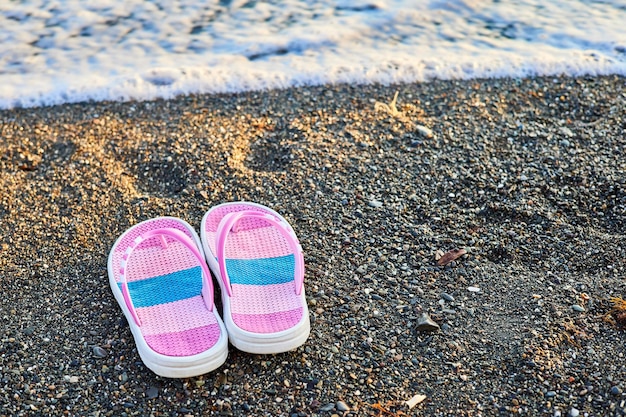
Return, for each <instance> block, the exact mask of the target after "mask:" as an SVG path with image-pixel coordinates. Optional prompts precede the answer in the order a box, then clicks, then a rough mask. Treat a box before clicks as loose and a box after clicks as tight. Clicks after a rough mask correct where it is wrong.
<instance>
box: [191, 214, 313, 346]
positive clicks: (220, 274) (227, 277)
mask: <svg viewBox="0 0 626 417" xmlns="http://www.w3.org/2000/svg"><path fill="white" fill-rule="evenodd" d="M200 235H201V237H202V246H203V248H204V252H205V254H206V256H207V259H208V263H209V267H210V268H211V271H212V272H213V274H214V275H215V276H216V278H217V281H218V282H219V284H220V288H221V290H222V302H223V305H224V312H223V314H224V323H225V325H226V329H227V330H228V337H229V339H230V342H231V343H232V344H233V346H235V347H236V348H238V349H240V350H242V351H244V352H250V353H259V354H265V353H280V352H286V351H289V350H293V349H295V348H297V347H298V346H300V345H302V344H303V343H304V342H305V341H306V339H307V338H308V336H309V332H310V322H309V311H308V308H307V303H306V297H305V294H304V259H303V256H302V247H301V246H300V243H299V242H298V238H297V237H296V235H295V233H294V231H293V229H292V228H291V226H290V225H289V223H287V220H285V219H284V218H283V217H282V216H281V215H280V214H278V213H276V212H275V211H274V210H272V209H270V208H267V207H265V206H262V205H260V204H255V203H248V202H236V203H225V204H220V205H218V206H215V207H213V208H211V209H210V210H209V211H208V212H207V213H206V214H205V215H204V218H203V219H202V230H201V233H200Z"/></svg>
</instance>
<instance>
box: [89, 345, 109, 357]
mask: <svg viewBox="0 0 626 417" xmlns="http://www.w3.org/2000/svg"><path fill="white" fill-rule="evenodd" d="M93 355H94V356H95V357H96V358H104V357H106V355H108V353H107V351H106V350H104V349H102V348H101V347H100V346H94V347H93Z"/></svg>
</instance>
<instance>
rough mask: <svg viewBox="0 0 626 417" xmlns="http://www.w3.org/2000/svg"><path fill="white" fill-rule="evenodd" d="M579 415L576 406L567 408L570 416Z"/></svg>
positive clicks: (576, 416)
mask: <svg viewBox="0 0 626 417" xmlns="http://www.w3.org/2000/svg"><path fill="white" fill-rule="evenodd" d="M579 415H580V411H578V409H577V408H572V409H571V410H569V416H570V417H578V416H579Z"/></svg>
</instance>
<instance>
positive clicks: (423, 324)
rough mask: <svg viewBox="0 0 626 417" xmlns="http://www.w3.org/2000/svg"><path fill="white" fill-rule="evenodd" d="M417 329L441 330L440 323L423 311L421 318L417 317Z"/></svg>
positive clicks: (419, 330) (427, 330) (425, 330)
mask: <svg viewBox="0 0 626 417" xmlns="http://www.w3.org/2000/svg"><path fill="white" fill-rule="evenodd" d="M415 329H416V330H417V331H418V332H436V331H437V330H439V325H438V324H437V323H435V321H434V320H433V319H431V318H430V316H429V315H428V314H426V313H422V315H421V316H420V318H419V319H417V326H416V327H415Z"/></svg>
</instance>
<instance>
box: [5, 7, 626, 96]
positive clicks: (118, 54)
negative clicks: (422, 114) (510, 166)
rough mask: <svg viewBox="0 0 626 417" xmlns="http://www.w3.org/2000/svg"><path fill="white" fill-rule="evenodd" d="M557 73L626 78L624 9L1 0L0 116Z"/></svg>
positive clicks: (625, 24) (625, 13)
mask: <svg viewBox="0 0 626 417" xmlns="http://www.w3.org/2000/svg"><path fill="white" fill-rule="evenodd" d="M557 74H566V75H583V74H591V75H602V74H622V75H626V1H624V0H622V1H619V0H603V1H580V0H549V1H547V0H537V1H534V0H511V1H505V0H451V1H444V0H424V1H408V0H372V1H362V0H352V1H348V0H345V1H344V0H335V1H330V0H320V1H308V0H276V1H249V0H233V1H226V0H213V1H209V0H206V1H200V0H178V1H176V0H160V1H159V0H155V1H147V0H99V1H94V2H91V1H82V0H22V1H11V0H5V1H2V2H0V108H12V107H30V106H41V105H52V104H60V103H71V102H79V101H86V100H95V101H100V100H130V99H139V100H143V99H153V98H157V97H161V98H171V97H174V96H177V95H180V94H187V93H221V92H240V91H249V90H260V89H270V88H285V87H290V86H303V85H319V84H325V83H384V84H390V83H395V82H415V81H429V80H433V79H469V78H483V77H507V76H508V77H525V76H531V75H557Z"/></svg>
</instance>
